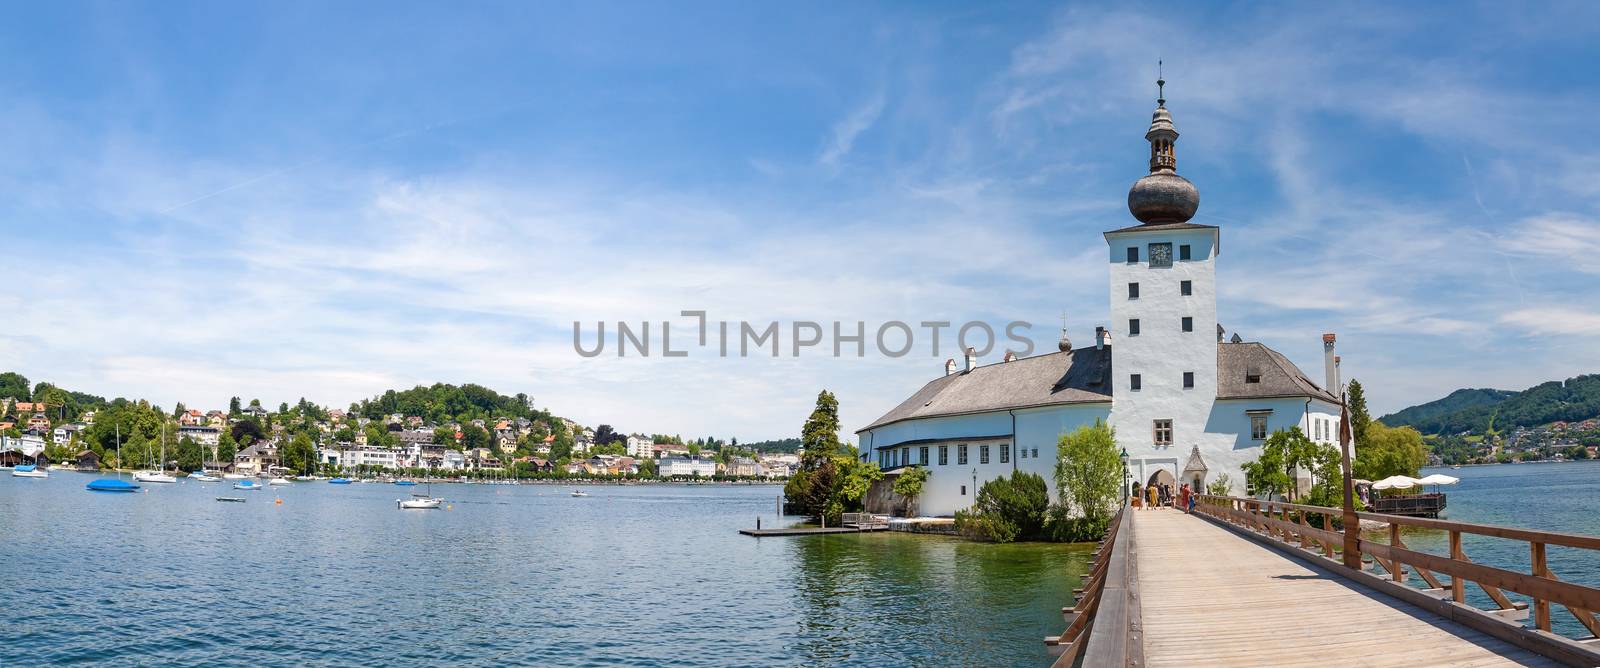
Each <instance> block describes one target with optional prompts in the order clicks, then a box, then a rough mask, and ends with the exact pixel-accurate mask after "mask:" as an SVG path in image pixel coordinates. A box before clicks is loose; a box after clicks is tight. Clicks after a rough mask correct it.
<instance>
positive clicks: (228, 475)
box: [222, 473, 250, 480]
mask: <svg viewBox="0 0 1600 668" xmlns="http://www.w3.org/2000/svg"><path fill="white" fill-rule="evenodd" d="M249 477H250V476H247V475H245V474H243V473H224V474H222V479H223V480H245V479H248V478H249Z"/></svg>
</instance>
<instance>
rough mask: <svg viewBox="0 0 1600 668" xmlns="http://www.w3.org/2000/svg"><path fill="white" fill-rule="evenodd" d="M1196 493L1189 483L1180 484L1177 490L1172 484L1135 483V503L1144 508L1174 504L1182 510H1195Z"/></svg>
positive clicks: (1150, 508) (1152, 508) (1151, 508)
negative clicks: (1174, 489) (1141, 484)
mask: <svg viewBox="0 0 1600 668" xmlns="http://www.w3.org/2000/svg"><path fill="white" fill-rule="evenodd" d="M1194 500H1195V493H1194V490H1191V489H1189V483H1183V484H1182V485H1179V486H1178V489H1177V491H1176V492H1174V491H1173V489H1172V485H1169V484H1167V483H1162V482H1157V483H1151V484H1149V485H1145V486H1143V487H1140V486H1139V483H1137V482H1136V483H1133V505H1134V506H1135V507H1141V506H1142V507H1143V509H1144V510H1154V509H1156V508H1158V507H1161V506H1172V507H1174V508H1178V509H1181V510H1194Z"/></svg>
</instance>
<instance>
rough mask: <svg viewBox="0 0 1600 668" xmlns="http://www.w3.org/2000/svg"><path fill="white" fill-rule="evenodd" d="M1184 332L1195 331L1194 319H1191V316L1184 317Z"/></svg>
mask: <svg viewBox="0 0 1600 668" xmlns="http://www.w3.org/2000/svg"><path fill="white" fill-rule="evenodd" d="M1183 331H1185V332H1192V331H1194V318H1191V317H1189V316H1183Z"/></svg>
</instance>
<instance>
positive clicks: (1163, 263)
mask: <svg viewBox="0 0 1600 668" xmlns="http://www.w3.org/2000/svg"><path fill="white" fill-rule="evenodd" d="M1150 266H1152V267H1170V266H1172V244H1170V243H1164V244H1150Z"/></svg>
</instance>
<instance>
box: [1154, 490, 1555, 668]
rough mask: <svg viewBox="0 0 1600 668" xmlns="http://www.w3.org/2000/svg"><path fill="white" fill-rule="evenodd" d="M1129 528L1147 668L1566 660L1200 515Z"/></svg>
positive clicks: (1172, 515)
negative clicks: (1309, 561)
mask: <svg viewBox="0 0 1600 668" xmlns="http://www.w3.org/2000/svg"><path fill="white" fill-rule="evenodd" d="M1133 529H1134V535H1135V537H1136V540H1137V541H1138V553H1137V559H1138V574H1139V585H1140V590H1141V591H1142V592H1144V597H1143V601H1142V606H1141V607H1142V612H1143V627H1144V653H1145V659H1146V664H1147V665H1150V666H1329V665H1344V664H1346V663H1348V662H1349V660H1350V658H1351V657H1360V665H1363V666H1446V665H1447V666H1556V665H1560V664H1558V663H1556V662H1554V661H1552V660H1550V659H1546V658H1544V657H1542V656H1540V655H1538V654H1535V653H1533V652H1531V651H1528V650H1525V649H1521V648H1518V647H1516V646H1514V645H1512V644H1510V643H1507V642H1505V641H1502V640H1498V639H1495V638H1492V637H1490V636H1488V635H1485V634H1483V633H1479V632H1477V631H1473V630H1471V629H1468V628H1466V627H1464V626H1461V625H1459V624H1456V623H1454V622H1450V621H1447V620H1445V619H1443V618H1441V617H1439V616H1438V615H1435V614H1434V613H1432V612H1429V611H1426V610H1423V609H1421V608H1418V607H1416V606H1412V605H1410V604H1407V603H1404V602H1401V601H1399V600H1397V599H1393V598H1390V597H1387V596H1385V595H1382V594H1378V593H1375V592H1372V591H1367V590H1365V589H1364V588H1362V587H1360V586H1358V585H1355V584H1353V583H1351V582H1349V581H1347V580H1345V579H1344V578H1341V577H1338V576H1337V575H1336V574H1334V573H1332V572H1330V571H1329V570H1328V569H1326V568H1323V567H1320V566H1314V565H1311V564H1307V563H1304V562H1302V561H1299V560H1296V559H1293V558H1290V557H1289V556H1287V555H1285V554H1282V553H1280V552H1278V551H1275V550H1270V549H1267V548H1265V547H1263V546H1261V545H1259V544H1257V543H1255V542H1254V541H1251V540H1249V539H1247V538H1245V537H1243V536H1240V535H1237V534H1235V533H1233V532H1232V531H1229V530H1228V529H1226V528H1223V527H1222V526H1219V525H1217V524H1214V523H1212V522H1209V521H1206V520H1205V519H1202V518H1200V517H1195V516H1191V515H1187V514H1184V513H1181V512H1179V511H1176V510H1172V509H1166V508H1163V509H1158V510H1152V511H1144V512H1134V513H1133ZM1197 547H1198V548H1199V549H1196V548H1197Z"/></svg>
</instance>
